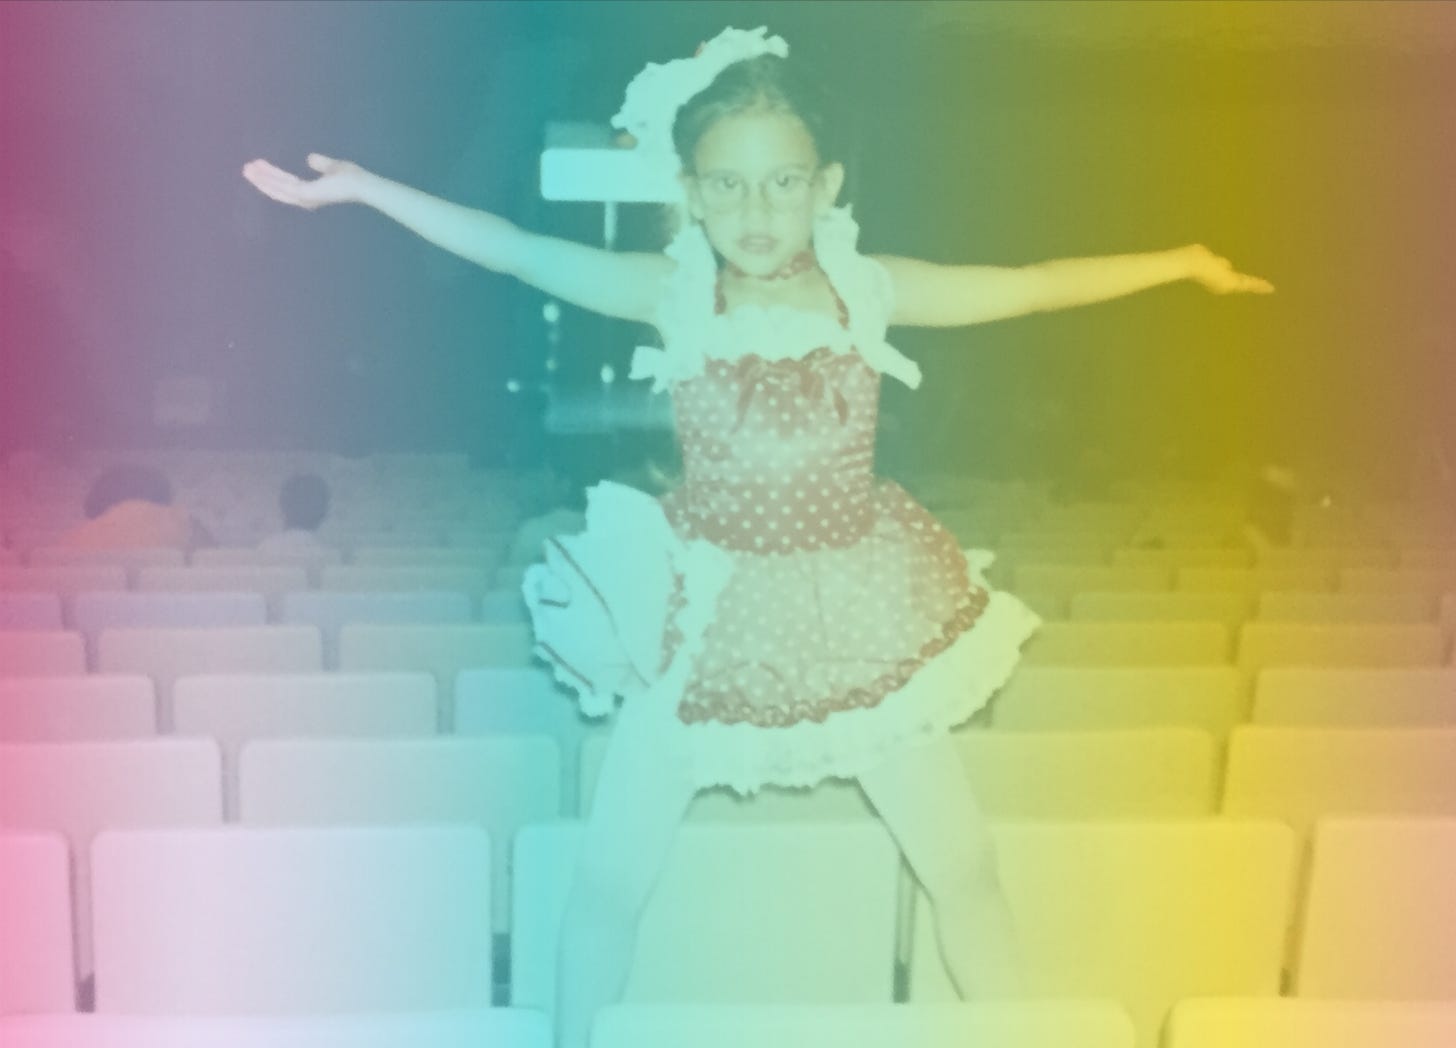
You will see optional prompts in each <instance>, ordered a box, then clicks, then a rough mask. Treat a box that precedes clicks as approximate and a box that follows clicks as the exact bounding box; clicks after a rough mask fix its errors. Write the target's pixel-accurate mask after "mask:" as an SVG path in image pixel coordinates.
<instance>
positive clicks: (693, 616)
mask: <svg viewBox="0 0 1456 1048" xmlns="http://www.w3.org/2000/svg"><path fill="white" fill-rule="evenodd" d="M732 571H733V560H732V557H731V556H729V554H727V553H725V552H724V551H723V550H720V549H718V548H716V547H714V546H712V545H711V544H709V543H707V542H703V541H701V540H694V541H689V542H684V541H683V540H682V539H680V538H678V537H677V535H676V534H675V533H674V532H673V530H672V526H671V525H670V524H669V523H668V521H667V517H666V516H665V515H664V514H663V512H662V507H661V505H660V504H659V503H658V502H657V500H656V499H654V498H652V497H650V496H648V495H645V494H643V493H642V492H640V491H637V490H636V489H635V488H630V487H627V486H626V485H623V484H615V483H612V482H611V481H604V482H603V483H601V484H598V485H596V486H595V487H593V488H591V489H589V490H588V491H587V508H586V528H585V530H583V531H582V532H580V533H578V534H576V535H567V536H562V537H560V538H557V539H555V540H553V541H551V542H548V543H547V544H546V559H545V563H543V564H536V565H532V566H531V567H530V568H529V569H527V571H526V576H525V579H524V581H523V582H522V587H521V588H522V592H523V593H524V595H525V598H526V605H527V607H528V608H529V609H530V611H531V617H532V620H533V622H534V624H535V635H536V640H537V645H536V655H537V657H539V658H541V659H543V660H544V661H546V662H547V663H549V664H550V665H551V668H552V671H553V673H554V675H555V677H556V679H557V680H558V681H559V682H561V683H562V684H564V685H566V686H567V687H569V688H571V689H572V690H573V691H574V692H576V694H577V698H578V701H579V702H580V705H581V711H582V713H583V714H584V715H585V716H587V717H602V716H606V715H607V714H609V713H611V712H612V710H613V709H614V708H615V706H616V699H617V698H618V697H619V696H620V697H623V698H626V697H629V696H631V697H633V701H649V702H650V701H652V700H651V699H650V698H649V697H650V696H651V695H654V694H662V693H663V689H664V688H669V689H670V688H671V687H672V682H674V681H678V680H679V678H681V681H682V682H681V683H678V684H677V685H676V687H677V690H678V692H679V693H680V692H681V691H682V689H683V688H684V687H685V682H686V673H687V670H688V668H690V665H689V664H690V662H691V660H693V659H695V658H696V655H697V652H698V651H699V650H700V649H701V647H702V641H703V634H704V633H706V631H707V628H708V625H709V624H710V623H711V622H712V620H713V612H714V609H715V608H716V606H717V601H718V595H719V594H720V593H721V592H722V591H723V587H724V586H726V585H727V584H728V580H729V578H730V576H731V575H732ZM679 579H680V580H681V584H682V586H683V597H684V605H683V606H682V608H680V609H679V611H678V615H677V619H676V626H677V629H678V632H679V633H680V635H681V637H682V642H681V644H680V645H679V647H678V649H677V651H676V652H675V653H674V655H673V661H672V663H671V664H670V665H669V666H668V667H667V668H666V669H665V670H662V671H661V672H660V673H659V666H660V663H661V659H662V642H663V636H664V634H665V632H666V629H667V625H668V611H669V606H670V601H671V598H672V594H673V592H674V590H675V588H676V586H677V585H678V580H679ZM548 649H549V650H548ZM553 652H554V653H555V657H553V654H552V653H553Z"/></svg>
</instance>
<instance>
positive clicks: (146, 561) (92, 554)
mask: <svg viewBox="0 0 1456 1048" xmlns="http://www.w3.org/2000/svg"><path fill="white" fill-rule="evenodd" d="M26 561H27V563H30V564H33V565H35V566H37V567H68V566H76V567H86V566H91V565H97V564H109V565H120V566H121V567H124V568H126V569H127V570H128V571H129V572H135V571H136V569H138V568H141V567H144V566H145V567H151V566H160V565H167V564H170V565H174V566H177V567H181V566H182V565H183V564H185V563H186V562H187V558H186V555H185V554H184V553H183V552H182V551H181V550H180V549H172V548H170V547H157V548H154V549H73V548H71V547H68V546H37V547H36V548H35V549H32V550H31V551H30V554H29V556H28V557H27V558H26Z"/></svg>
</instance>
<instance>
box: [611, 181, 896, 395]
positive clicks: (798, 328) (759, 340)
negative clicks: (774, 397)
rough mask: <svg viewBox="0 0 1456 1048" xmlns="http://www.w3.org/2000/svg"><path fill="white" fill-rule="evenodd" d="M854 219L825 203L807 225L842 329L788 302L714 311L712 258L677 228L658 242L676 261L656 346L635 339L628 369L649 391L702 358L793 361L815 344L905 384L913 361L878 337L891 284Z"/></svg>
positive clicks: (697, 369)
mask: <svg viewBox="0 0 1456 1048" xmlns="http://www.w3.org/2000/svg"><path fill="white" fill-rule="evenodd" d="M858 239H859V225H858V224H857V223H856V222H855V221H854V218H853V216H852V214H851V213H850V209H849V208H848V207H838V208H832V209H831V210H830V211H829V213H828V214H827V215H825V216H823V217H822V218H820V219H819V220H818V221H816V222H815V226H814V251H815V254H816V255H817V257H818V260H819V265H820V267H821V268H822V269H823V270H824V273H825V275H826V276H828V278H829V281H830V283H831V284H833V285H834V288H835V290H836V291H837V292H838V293H839V296H840V297H841V298H842V299H843V300H844V303H845V305H846V306H847V307H848V308H849V330H848V331H846V330H844V329H843V328H841V327H840V326H839V325H838V324H837V323H836V322H835V321H834V319H833V318H831V317H828V316H825V315H824V314H821V313H815V312H812V311H810V310H804V309H797V308H794V307H791V306H754V305H749V306H739V307H737V308H735V309H733V310H732V311H731V312H729V313H727V314H724V315H717V314H715V312H714V293H713V289H714V286H715V282H716V279H717V262H716V260H715V259H714V257H713V249H712V246H711V245H710V244H709V243H708V238H707V236H706V234H704V232H703V230H702V227H701V226H700V225H698V224H697V223H695V222H694V223H689V224H687V225H685V226H684V227H683V228H682V229H681V230H679V231H678V234H677V236H676V237H674V238H673V241H672V243H671V244H669V245H668V247H667V249H666V254H667V255H668V257H669V258H671V259H673V260H674V261H675V262H676V263H677V267H676V268H675V269H674V270H673V272H672V274H671V275H670V276H669V277H668V278H667V287H666V289H665V290H664V293H663V295H662V299H661V305H660V307H659V309H658V315H657V317H656V320H655V324H656V326H657V329H658V331H659V332H661V334H662V337H663V342H664V343H665V345H664V347H663V348H661V349H659V348H657V347H655V346H639V347H638V348H637V351H636V353H635V354H634V355H633V357H632V369H631V373H630V376H631V377H632V378H634V379H648V378H650V379H652V380H653V386H652V389H653V392H661V391H662V390H664V389H666V388H667V387H668V386H670V385H671V384H672V383H674V382H682V381H686V380H688V379H691V378H695V377H697V376H698V375H701V374H702V373H703V368H704V365H705V362H706V360H707V359H708V358H712V359H716V360H737V359H740V358H742V357H744V356H748V355H754V356H759V357H762V358H764V359H765V360H797V359H799V358H802V357H804V356H807V355H808V354H809V353H810V352H812V351H813V350H815V349H818V348H820V347H824V346H827V347H828V348H829V349H830V350H831V351H832V352H834V353H840V354H844V353H850V352H852V351H854V350H858V351H859V354H860V356H861V357H863V358H864V360H865V362H866V363H867V364H869V365H870V367H872V368H874V369H875V370H876V371H879V372H881V373H882V374H887V375H891V376H892V377H894V378H896V379H899V380H900V381H901V382H903V383H905V384H906V385H907V386H909V387H911V388H912V389H914V388H917V387H918V386H919V385H920V379H921V374H920V368H919V366H918V365H917V364H916V363H915V362H914V361H913V360H911V359H910V358H908V357H906V356H905V355H904V354H902V353H901V352H900V351H899V350H897V349H895V348H894V347H893V346H891V345H890V344H889V343H888V342H886V341H885V331H886V328H887V327H888V324H889V318H890V316H891V315H892V313H893V311H894V301H893V294H894V292H893V285H892V283H891V281H890V277H889V273H888V272H887V271H886V270H885V268H884V266H882V265H880V264H879V263H878V262H876V261H875V260H874V259H871V258H866V257H865V256H864V255H861V254H860V253H859V252H858V250H857V249H856V247H855V245H856V242H857V241H858Z"/></svg>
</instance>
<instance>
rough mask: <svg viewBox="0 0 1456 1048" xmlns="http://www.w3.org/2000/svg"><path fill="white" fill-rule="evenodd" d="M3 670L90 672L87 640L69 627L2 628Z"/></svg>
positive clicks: (13, 672)
mask: <svg viewBox="0 0 1456 1048" xmlns="http://www.w3.org/2000/svg"><path fill="white" fill-rule="evenodd" d="M0 672H3V673H4V674H5V676H7V677H63V676H76V675H80V674H84V673H85V672H86V644H85V641H84V640H83V639H82V637H81V634H79V633H74V632H71V631H69V630H0Z"/></svg>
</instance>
